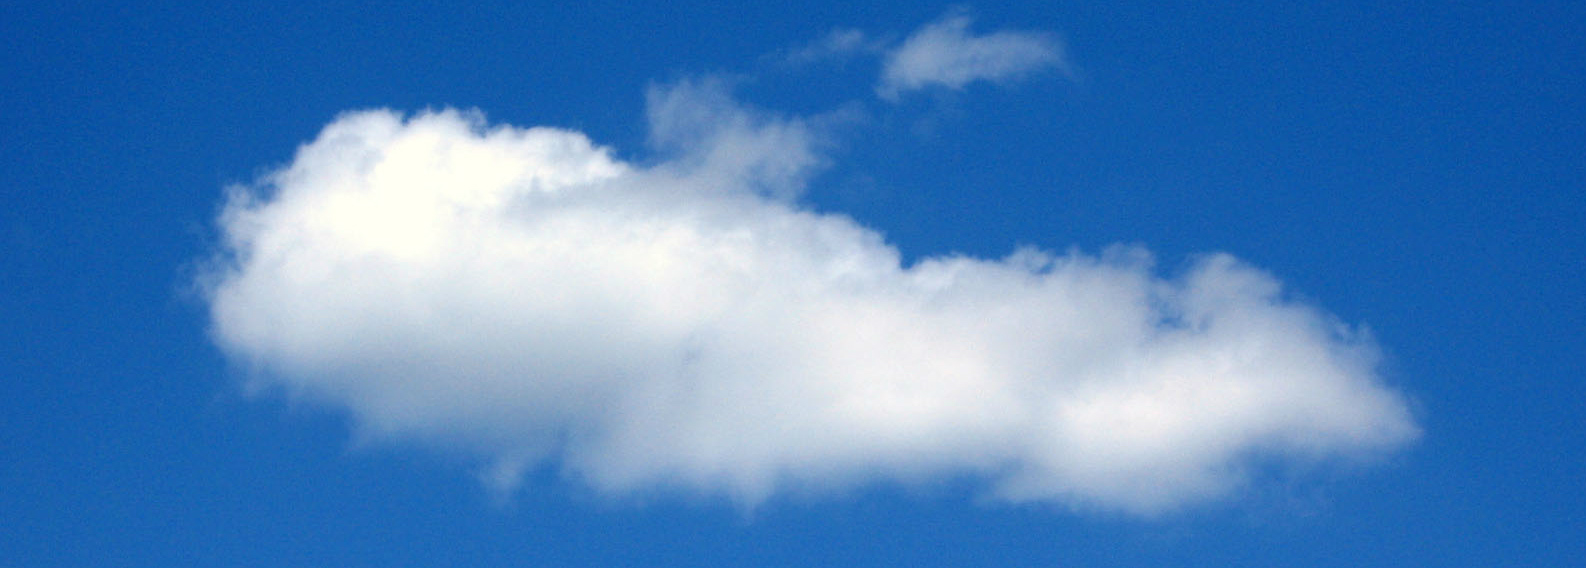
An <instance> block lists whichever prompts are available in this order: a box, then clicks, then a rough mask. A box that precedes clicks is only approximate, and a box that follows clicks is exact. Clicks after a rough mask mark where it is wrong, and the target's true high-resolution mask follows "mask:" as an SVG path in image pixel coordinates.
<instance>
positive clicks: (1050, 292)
mask: <svg viewBox="0 0 1586 568" xmlns="http://www.w3.org/2000/svg"><path fill="white" fill-rule="evenodd" d="M650 106H651V115H652V120H651V122H652V127H653V129H654V130H655V134H654V138H655V142H656V144H657V146H658V147H661V148H663V149H664V148H672V149H673V150H674V153H675V154H676V155H674V156H672V157H671V158H669V159H667V160H664V161H662V162H661V163H658V164H653V165H647V166H639V165H635V164H630V163H624V162H622V161H619V160H617V159H614V158H613V157H612V156H611V154H610V152H608V151H607V150H606V149H604V148H602V147H599V146H596V145H594V144H592V143H591V142H590V140H588V139H587V138H586V137H584V136H583V135H581V134H579V133H576V132H570V131H566V130H558V129H550V128H530V129H520V128H515V127H510V126H488V125H486V123H485V122H484V120H483V119H482V118H481V117H480V116H478V115H477V114H470V113H462V112H456V111H442V112H432V113H424V114H419V115H417V116H413V117H409V118H404V117H402V116H400V115H398V114H395V113H392V112H388V111H368V112H358V113H350V114H347V115H344V116H342V117H341V118H339V119H337V120H336V121H335V122H333V123H332V124H330V125H329V126H327V127H326V128H325V130H324V132H323V133H321V134H320V136H319V137H318V139H316V140H314V141H313V142H312V143H310V144H307V145H305V146H304V147H302V148H301V149H300V150H299V152H298V153H297V156H296V157H295V159H294V160H293V161H292V163H291V164H289V165H287V166H286V167H284V168H282V169H280V170H279V171H276V172H275V173H273V174H271V175H269V176H267V177H266V178H264V179H263V180H262V181H261V182H260V183H259V184H257V186H256V187H252V188H240V189H238V190H236V191H234V192H233V195H232V199H231V200H230V202H229V204H228V205H227V207H226V208H225V210H224V213H223V214H222V216H221V218H220V223H219V224H220V228H221V230H222V232H223V234H224V239H225V240H224V251H223V254H222V257H223V259H222V262H221V263H220V265H221V266H220V267H218V268H216V269H215V271H214V272H213V273H212V274H211V275H210V276H211V282H210V284H209V287H208V298H209V301H210V307H211V309H212V318H213V321H212V324H213V333H214V336H215V337H216V340H217V341H218V343H219V344H220V345H221V346H223V347H224V349H225V350H226V351H227V352H228V353H229V354H231V355H232V356H233V357H234V358H236V359H237V360H238V361H239V362H240V363H243V364H245V365H248V366H249V367H250V368H253V369H256V370H258V371H259V372H258V373H257V377H258V378H257V380H258V381H260V382H261V384H263V385H265V386H272V387H282V388H284V389H285V390H286V391H288V392H290V393H293V394H294V395H295V396H302V397H306V398H309V399H312V400H317V401H320V402H322V403H326V404H330V405H334V406H337V407H344V408H346V409H347V410H348V411H349V412H350V414H351V416H352V417H353V418H354V420H355V423H356V424H357V426H358V427H359V429H360V431H361V433H362V434H363V435H366V436H369V437H370V438H372V439H375V440H403V441H417V442H419V443H423V444H430V445H434V446H438V447H446V448H464V449H466V450H467V451H469V452H472V453H475V454H477V455H481V456H484V457H487V458H489V459H490V460H491V462H492V463H493V464H495V465H494V469H493V470H492V474H491V476H492V478H493V480H494V483H497V484H499V485H501V486H502V487H506V488H510V487H511V486H512V485H513V484H514V483H515V482H516V480H517V479H518V478H519V477H520V474H521V473H522V471H524V469H525V468H527V467H532V466H534V465H535V464H540V463H555V464H559V465H560V467H562V468H563V469H564V470H565V471H566V472H568V474H569V475H571V476H573V477H576V478H578V479H581V480H584V481H586V482H587V483H589V484H590V485H591V486H592V487H594V488H596V489H598V490H600V491H603V492H609V493H613V494H622V493H627V492H632V491H637V490H643V489H647V488H654V487H682V488H689V489H693V490H698V491H701V492H704V493H708V494H725V495H728V496H730V497H732V498H733V499H735V500H737V501H738V502H740V503H743V504H746V505H752V504H754V503H758V502H761V501H762V500H764V499H766V498H768V497H770V496H772V495H774V494H776V493H778V492H780V491H784V490H799V491H804V490H825V489H832V488H843V487H852V486H855V485H860V484H865V483H871V482H876V481H886V480H903V481H909V480H921V479H931V478H939V477H941V476H962V475H969V476H975V477H979V478H982V479H984V480H985V481H986V484H987V488H988V492H989V493H990V494H991V495H993V496H996V497H1001V498H1006V499H1010V500H1014V501H1024V500H1052V501H1059V502H1065V503H1071V504H1078V505H1084V506H1093V507H1101V508H1108V509H1117V510H1125V511H1132V512H1138V513H1153V512H1158V511H1164V510H1170V509H1173V508H1175V507H1178V506H1180V505H1183V504H1187V503H1193V502H1198V501H1204V500H1208V499H1212V498H1216V497H1218V496H1221V495H1225V494H1226V493H1227V492H1228V491H1230V490H1231V489H1233V488H1236V487H1237V486H1239V484H1240V483H1241V481H1242V480H1243V479H1244V473H1243V472H1242V466H1241V464H1243V463H1246V461H1247V458H1249V457H1252V456H1280V457H1290V458H1294V457H1299V458H1303V459H1306V460H1310V459H1314V458H1326V457H1339V456H1342V457H1352V456H1359V455H1363V454H1372V453H1376V452H1379V451H1383V450H1389V449H1392V448H1394V447H1395V446H1397V445H1399V444H1402V443H1404V442H1406V441H1407V440H1409V439H1411V438H1413V437H1414V436H1415V435H1416V433H1417V429H1416V427H1415V426H1414V424H1413V423H1412V421H1411V419H1410V418H1409V416H1408V414H1407V411H1406V408H1405V405H1404V402H1403V401H1402V400H1401V399H1400V397H1399V396H1397V395H1396V394H1394V393H1393V392H1391V391H1389V390H1386V389H1385V388H1384V387H1383V386H1382V385H1381V384H1380V383H1379V381H1378V378H1377V377H1376V376H1375V374H1374V373H1375V371H1374V360H1375V359H1374V351H1373V348H1372V346H1371V345H1370V343H1369V342H1368V341H1366V340H1365V339H1363V338H1361V337H1358V336H1357V335H1355V334H1352V333H1350V332H1348V331H1347V330H1343V329H1342V328H1340V327H1339V326H1337V325H1336V324H1334V323H1333V322H1332V320H1330V319H1329V318H1327V317H1326V316H1324V315H1321V314H1319V313H1318V312H1316V311H1314V310H1313V309H1311V308H1308V307H1306V306H1303V305H1299V304H1295V303H1292V302H1289V301H1286V300H1284V299H1283V298H1282V296H1281V294H1280V290H1279V285H1278V284H1277V282H1275V281H1274V280H1273V279H1272V278H1271V277H1269V276H1268V275H1266V274H1264V273H1262V272H1260V271H1258V270H1255V269H1253V268H1251V267H1249V266H1246V265H1243V264H1241V263H1239V262H1238V261H1235V260H1234V259H1232V258H1230V257H1227V256H1222V255H1213V256H1208V257H1206V258H1204V259H1202V260H1201V261H1200V262H1199V263H1198V264H1196V265H1195V267H1194V268H1193V269H1192V270H1190V271H1189V272H1188V273H1187V274H1185V275H1183V276H1182V277H1177V278H1172V279H1164V278H1161V277H1158V276H1155V275H1154V273H1153V270H1152V267H1151V263H1150V259H1149V258H1148V256H1147V254H1146V253H1145V252H1144V251H1141V250H1138V249H1131V248H1118V249H1115V250H1110V251H1107V252H1106V253H1105V254H1103V255H1101V256H1100V257H1093V256H1088V255H1084V254H1079V253H1069V254H1065V255H1053V254H1050V253H1046V252H1042V251H1037V250H1028V249H1027V250H1020V251H1017V252H1015V253H1013V254H1012V255H1010V256H1008V257H1007V258H1003V259H1000V260H985V259H976V258H967V257H961V256H948V257H937V258H928V259H924V260H921V261H919V262H917V263H914V264H912V265H909V266H904V265H902V264H900V260H899V254H898V252H897V250H895V249H894V248H893V247H891V246H889V245H888V244H886V243H885V242H884V240H883V238H882V236H881V235H879V234H877V233H876V232H874V231H872V230H869V229H867V228H865V227H863V226H861V225H859V224H858V223H856V222H855V221H853V220H851V219H849V218H846V217H843V216H838V215H830V214H820V213H815V212H811V211H808V210H805V209H802V208H800V207H799V206H798V205H797V204H796V202H794V201H793V200H790V199H786V198H779V197H776V196H779V195H780V196H786V195H789V194H790V193H789V192H796V191H797V189H798V188H799V187H801V186H802V185H801V184H803V183H804V181H803V180H804V179H805V176H806V175H807V174H808V172H809V171H810V170H811V168H815V167H818V165H819V163H820V162H821V159H820V158H819V155H820V153H819V152H818V151H817V150H816V148H815V147H814V144H815V142H816V140H815V139H816V138H817V137H816V136H814V135H813V134H812V132H813V130H812V128H811V127H810V125H809V124H807V123H805V122H804V121H800V120H796V119H785V118H775V117H770V116H766V115H764V114H763V113H757V112H754V111H751V110H748V109H745V108H743V107H741V106H739V105H737V104H736V103H735V102H733V100H732V99H731V98H730V96H729V95H728V94H727V93H726V92H725V90H724V89H723V88H721V87H720V86H719V85H715V84H711V83H685V84H683V85H680V86H677V87H674V88H669V89H657V90H655V92H653V93H652V95H651V97H650Z"/></svg>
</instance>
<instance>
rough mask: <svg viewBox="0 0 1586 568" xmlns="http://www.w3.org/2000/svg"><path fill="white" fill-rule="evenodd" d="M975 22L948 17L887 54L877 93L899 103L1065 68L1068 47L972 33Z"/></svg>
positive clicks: (1043, 39) (1031, 35) (1016, 35)
mask: <svg viewBox="0 0 1586 568" xmlns="http://www.w3.org/2000/svg"><path fill="white" fill-rule="evenodd" d="M969 24H970V18H969V16H967V15H964V14H958V13H955V14H949V15H948V16H947V17H945V18H943V19H941V20H939V21H937V22H935V23H932V24H929V25H926V26H925V27H922V28H920V29H919V30H916V31H915V32H914V33H913V34H911V35H909V37H908V38H907V39H905V40H904V41H903V44H902V45H899V46H898V47H897V48H895V49H893V50H891V51H890V52H888V53H887V54H886V58H885V62H884V64H883V67H882V71H881V83H880V84H879V85H878V86H877V87H876V94H877V95H879V96H880V97H881V98H883V99H887V100H896V99H897V98H898V95H899V94H901V93H904V92H907V91H913V90H918V89H924V88H927V87H932V86H939V87H946V88H950V89H961V88H963V87H964V86H965V85H968V84H969V83H973V82H975V81H993V82H1003V81H1010V80H1013V79H1017V78H1020V77H1023V76H1025V75H1027V74H1029V73H1031V72H1034V71H1038V70H1041V69H1045V68H1050V67H1061V66H1063V65H1064V61H1063V48H1062V46H1061V45H1060V44H1059V43H1058V41H1057V40H1056V39H1054V38H1052V37H1051V36H1049V35H1047V34H1043V33H1038V32H1021V31H999V32H993V33H989V34H986V35H979V36H976V35H971V34H970V33H969Z"/></svg>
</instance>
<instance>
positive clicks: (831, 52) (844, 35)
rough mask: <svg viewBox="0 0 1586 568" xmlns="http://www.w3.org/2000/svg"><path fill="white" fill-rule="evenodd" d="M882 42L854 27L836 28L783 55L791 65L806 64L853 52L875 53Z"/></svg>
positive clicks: (845, 56)
mask: <svg viewBox="0 0 1586 568" xmlns="http://www.w3.org/2000/svg"><path fill="white" fill-rule="evenodd" d="M883 49H884V46H883V44H881V43H879V42H878V41H876V40H873V39H870V38H869V37H867V36H866V35H865V32H863V31H860V30H855V29H848V28H844V29H836V30H832V31H830V32H827V34H826V35H825V36H822V37H821V38H820V39H818V40H816V41H813V42H810V43H808V44H805V45H802V46H800V47H798V48H796V49H793V50H792V51H791V52H788V53H787V54H786V55H785V56H783V61H785V62H787V63H789V64H792V65H808V64H813V63H817V62H822V61H829V60H841V59H844V58H847V57H849V56H852V55H855V54H862V53H877V52H880V51H882V50H883Z"/></svg>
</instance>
